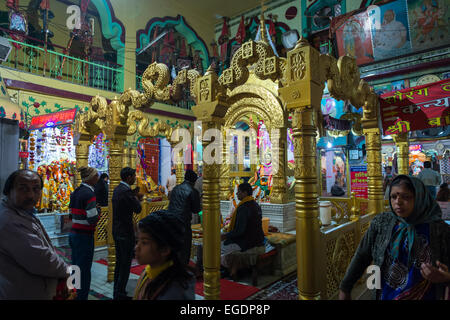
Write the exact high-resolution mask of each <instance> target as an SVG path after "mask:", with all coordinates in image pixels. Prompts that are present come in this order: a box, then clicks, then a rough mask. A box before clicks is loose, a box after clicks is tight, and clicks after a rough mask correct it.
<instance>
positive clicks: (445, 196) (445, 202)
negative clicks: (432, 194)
mask: <svg viewBox="0 0 450 320" xmlns="http://www.w3.org/2000/svg"><path fill="white" fill-rule="evenodd" d="M436 201H437V202H438V204H439V206H440V207H441V210H442V219H443V220H450V202H449V201H450V189H449V188H448V184H447V183H445V182H444V183H443V184H441V186H440V188H439V191H438V193H437V196H436Z"/></svg>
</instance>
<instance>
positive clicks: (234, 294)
mask: <svg viewBox="0 0 450 320" xmlns="http://www.w3.org/2000/svg"><path fill="white" fill-rule="evenodd" d="M258 291H259V289H258V288H255V287H252V286H248V285H245V284H241V283H237V282H234V281H230V280H226V279H220V300H244V299H245V298H248V297H250V296H251V295H253V294H255V293H256V292H258ZM195 293H196V294H198V295H199V296H203V281H197V283H196V284H195Z"/></svg>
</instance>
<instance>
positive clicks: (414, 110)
mask: <svg viewBox="0 0 450 320" xmlns="http://www.w3.org/2000/svg"><path fill="white" fill-rule="evenodd" d="M449 106H450V80H449V79H446V80H442V81H438V82H434V83H430V84H425V85H422V86H417V87H413V88H407V89H402V90H397V91H395V92H389V93H385V94H383V95H382V96H381V97H380V112H381V119H382V123H383V133H384V135H391V134H398V133H402V132H408V131H415V130H424V129H428V128H435V127H442V126H448V125H450V113H449V110H450V108H449Z"/></svg>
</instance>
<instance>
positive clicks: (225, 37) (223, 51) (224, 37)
mask: <svg viewBox="0 0 450 320" xmlns="http://www.w3.org/2000/svg"><path fill="white" fill-rule="evenodd" d="M227 20H228V18H227V17H223V25H222V33H221V34H220V36H219V46H220V61H221V62H222V64H223V63H225V61H226V60H227V53H228V42H229V40H230V31H229V29H228V22H227Z"/></svg>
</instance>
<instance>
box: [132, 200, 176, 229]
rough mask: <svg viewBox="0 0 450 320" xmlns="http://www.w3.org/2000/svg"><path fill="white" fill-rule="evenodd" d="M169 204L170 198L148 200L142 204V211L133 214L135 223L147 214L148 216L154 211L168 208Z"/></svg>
mask: <svg viewBox="0 0 450 320" xmlns="http://www.w3.org/2000/svg"><path fill="white" fill-rule="evenodd" d="M168 206H169V201H168V200H165V201H156V202H146V203H144V204H143V206H142V211H141V213H140V214H135V215H133V220H134V223H138V221H139V220H142V219H144V218H145V217H146V216H148V215H149V214H150V213H152V212H155V211H158V210H164V209H167V207H168Z"/></svg>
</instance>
